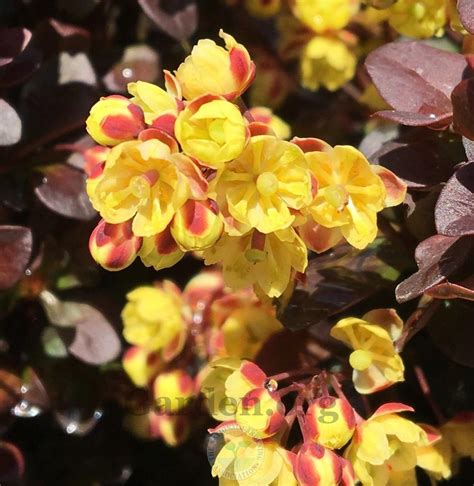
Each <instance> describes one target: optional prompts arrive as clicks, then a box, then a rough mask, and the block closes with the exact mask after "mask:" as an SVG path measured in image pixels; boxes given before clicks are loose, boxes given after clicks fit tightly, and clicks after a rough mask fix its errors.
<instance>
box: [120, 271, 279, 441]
mask: <svg viewBox="0 0 474 486" xmlns="http://www.w3.org/2000/svg"><path fill="white" fill-rule="evenodd" d="M122 320H123V324H124V329H123V335H124V338H125V340H126V341H127V342H128V343H130V344H131V345H132V346H131V347H130V348H128V350H127V351H126V352H125V354H124V356H123V368H124V370H125V372H126V373H127V375H128V376H129V378H130V380H131V381H132V382H133V384H134V385H135V386H137V387H139V388H143V389H144V390H146V391H147V392H148V394H149V396H150V402H152V403H153V406H152V407H150V408H149V409H148V408H147V409H146V411H145V413H140V414H137V413H136V411H133V410H132V413H131V414H130V416H129V417H128V418H127V426H128V428H129V429H131V430H132V431H133V432H134V433H135V434H137V435H139V436H145V437H151V438H158V437H161V438H162V439H163V440H164V441H165V442H166V443H168V444H169V445H177V444H179V443H181V442H182V441H183V440H185V438H186V436H187V434H188V432H189V429H190V416H191V415H192V414H193V413H196V412H197V410H198V409H199V401H198V400H196V398H197V395H198V394H199V383H200V381H201V375H202V373H203V366H205V364H206V363H207V362H209V361H211V360H214V359H217V358H225V359H231V360H232V359H240V358H250V359H251V358H253V357H254V356H255V355H256V354H257V353H258V351H259V350H260V348H261V346H262V345H263V343H264V342H265V341H266V340H267V339H268V338H269V337H270V336H271V335H272V334H274V333H276V332H278V331H280V330H281V329H282V325H281V323H280V322H279V321H278V320H277V319H276V317H275V312H274V309H273V308H272V307H271V306H269V305H265V304H261V303H260V302H259V301H258V300H257V298H256V296H255V295H254V294H253V293H252V292H250V291H248V290H247V291H241V292H231V291H230V290H229V289H228V288H226V287H225V285H224V281H223V278H222V274H221V273H220V272H216V271H208V272H202V273H201V274H198V275H197V276H196V277H194V278H193V279H191V280H190V281H189V282H188V284H187V286H186V287H185V289H184V290H183V291H181V290H180V289H179V288H178V287H177V286H176V285H175V284H173V283H172V282H170V281H166V280H165V281H163V282H160V283H157V284H156V285H155V286H143V287H139V288H137V289H135V290H133V291H131V292H130V293H129V294H128V295H127V304H126V305H125V307H124V309H123V312H122Z"/></svg>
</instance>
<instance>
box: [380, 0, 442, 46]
mask: <svg viewBox="0 0 474 486" xmlns="http://www.w3.org/2000/svg"><path fill="white" fill-rule="evenodd" d="M388 11H389V13H390V15H389V17H388V19H389V20H388V21H389V24H390V25H391V26H392V27H393V28H394V29H395V30H396V31H397V32H399V33H400V34H403V35H406V36H409V37H416V38H420V39H426V38H428V37H433V36H434V35H436V36H441V35H442V34H443V30H444V25H445V24H446V0H398V1H397V2H395V3H394V4H393V5H392V6H391V7H390V8H389V10H388Z"/></svg>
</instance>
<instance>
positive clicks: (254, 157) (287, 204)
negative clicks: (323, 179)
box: [210, 135, 312, 233]
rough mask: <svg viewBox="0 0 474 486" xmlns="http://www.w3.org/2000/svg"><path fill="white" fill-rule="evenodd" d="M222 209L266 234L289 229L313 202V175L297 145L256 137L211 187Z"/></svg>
mask: <svg viewBox="0 0 474 486" xmlns="http://www.w3.org/2000/svg"><path fill="white" fill-rule="evenodd" d="M210 189H211V191H212V190H213V191H215V193H216V196H217V203H218V205H219V208H221V209H222V207H223V206H226V205H227V210H228V211H229V213H230V215H231V216H232V217H233V218H234V219H236V220H237V221H238V222H240V223H242V224H244V225H248V226H250V227H251V228H256V229H257V230H258V231H260V232H262V233H271V232H273V231H277V230H281V229H284V228H288V227H289V226H290V225H291V224H292V223H293V221H294V219H295V217H294V215H293V214H292V213H291V211H290V210H291V209H300V208H302V207H303V206H305V205H307V204H309V203H310V202H311V199H312V192H311V175H310V172H309V170H308V164H307V162H306V160H305V157H304V154H303V152H302V151H301V149H299V148H298V147H297V146H296V145H294V144H292V143H290V142H286V141H284V140H279V139H277V138H275V137H272V136H269V135H260V136H256V137H252V138H251V139H250V141H249V144H248V145H247V147H246V149H245V150H244V152H243V153H242V154H241V155H240V157H238V158H237V159H235V160H233V161H231V162H229V163H228V164H226V166H225V167H224V168H223V169H221V170H219V171H218V173H217V176H216V177H215V179H214V180H213V181H212V182H211V185H210Z"/></svg>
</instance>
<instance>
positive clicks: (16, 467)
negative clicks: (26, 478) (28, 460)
mask: <svg viewBox="0 0 474 486" xmlns="http://www.w3.org/2000/svg"><path fill="white" fill-rule="evenodd" d="M24 472H25V459H24V457H23V454H22V453H21V451H20V449H18V447H16V446H15V445H13V444H11V443H10V442H0V481H2V482H8V483H10V482H14V483H15V484H17V483H18V481H21V479H22V476H23V474H24Z"/></svg>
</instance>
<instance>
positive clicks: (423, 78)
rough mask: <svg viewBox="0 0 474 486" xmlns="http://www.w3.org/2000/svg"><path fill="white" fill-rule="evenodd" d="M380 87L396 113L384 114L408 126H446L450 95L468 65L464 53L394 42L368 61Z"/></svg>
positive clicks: (449, 109) (371, 56)
mask: <svg viewBox="0 0 474 486" xmlns="http://www.w3.org/2000/svg"><path fill="white" fill-rule="evenodd" d="M365 66H366V68H367V71H368V72H369V74H370V76H371V78H372V80H373V82H374V84H375V86H376V88H377V89H378V91H379V93H380V94H381V96H382V97H383V98H384V99H385V101H386V102H387V103H389V105H390V106H392V108H393V109H394V110H395V111H394V112H387V111H384V112H380V113H379V114H380V116H383V117H384V118H389V119H391V120H393V121H397V122H399V123H402V124H405V125H413V126H420V125H426V126H431V127H437V128H438V127H443V126H447V125H449V123H450V120H451V116H452V106H451V100H450V95H451V91H452V90H453V88H454V87H455V86H456V85H457V84H458V83H459V82H460V81H461V80H462V77H463V72H464V71H465V69H466V67H467V62H466V60H465V58H464V56H462V55H460V54H454V53H450V52H446V51H442V50H440V49H435V48H433V47H430V46H428V45H426V44H423V43H421V42H392V43H390V44H387V45H385V46H383V47H380V48H378V49H377V50H375V51H374V52H372V53H371V54H370V55H369V56H368V57H367V60H366V62H365Z"/></svg>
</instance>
